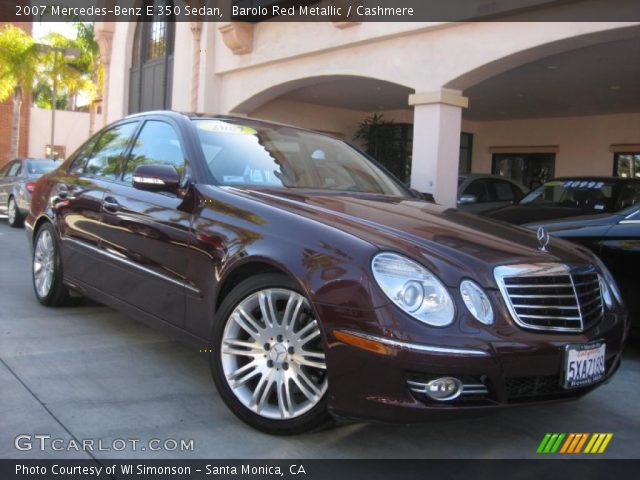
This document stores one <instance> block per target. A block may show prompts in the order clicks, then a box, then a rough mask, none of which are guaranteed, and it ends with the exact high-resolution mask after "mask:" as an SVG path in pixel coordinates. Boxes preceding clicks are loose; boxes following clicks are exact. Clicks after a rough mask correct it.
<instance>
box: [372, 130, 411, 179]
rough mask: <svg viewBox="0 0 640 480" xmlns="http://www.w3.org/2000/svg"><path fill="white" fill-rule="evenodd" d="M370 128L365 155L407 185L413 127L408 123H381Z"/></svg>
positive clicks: (409, 171)
mask: <svg viewBox="0 0 640 480" xmlns="http://www.w3.org/2000/svg"><path fill="white" fill-rule="evenodd" d="M370 128H371V130H370V138H369V145H368V149H367V153H368V154H369V155H371V156H372V157H373V158H375V159H376V160H378V161H379V162H380V163H381V164H382V165H384V167H385V168H386V169H387V170H389V171H390V172H391V173H393V174H394V175H395V176H396V177H398V178H399V179H400V180H401V181H403V182H405V183H409V179H410V177H411V150H412V149H413V125H411V124H410V123H388V124H385V123H383V124H379V125H371V127H370Z"/></svg>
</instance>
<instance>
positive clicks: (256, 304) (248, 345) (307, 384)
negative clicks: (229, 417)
mask: <svg viewBox="0 0 640 480" xmlns="http://www.w3.org/2000/svg"><path fill="white" fill-rule="evenodd" d="M269 300H270V301H269ZM270 307H273V308H270ZM241 311H242V313H241ZM264 312H267V314H266V316H265V314H264ZM314 317H315V314H314V313H313V309H312V308H311V306H310V303H309V301H308V300H307V299H306V298H305V296H304V295H303V294H302V293H301V292H300V290H299V288H298V287H297V286H296V285H295V284H294V283H293V282H292V281H291V280H290V279H289V278H287V277H286V276H284V275H279V274H262V275H257V276H255V277H251V278H249V279H247V280H245V281H243V282H241V283H240V284H239V285H237V286H236V287H235V288H234V289H233V290H232V291H231V292H230V293H229V294H228V295H227V297H226V298H225V299H224V301H223V302H222V305H221V306H220V309H219V310H218V314H217V315H216V319H215V324H214V326H213V330H212V335H211V345H212V352H211V354H210V366H211V372H212V376H213V380H214V382H215V384H216V387H217V388H218V391H219V392H220V396H221V397H222V399H223V400H224V402H225V403H226V404H227V406H228V407H229V408H230V409H231V411H232V412H233V413H234V414H235V415H236V416H237V417H238V418H240V419H241V420H242V421H244V422H246V423H247V424H249V425H251V426H252V427H254V428H256V429H258V430H261V431H263V432H267V433H270V434H275V435H295V434H299V433H304V432H309V431H314V430H318V429H321V428H323V427H326V426H328V425H329V424H330V423H331V421H332V418H331V416H330V415H329V413H328V411H327V386H328V382H327V372H326V363H325V359H324V341H323V339H322V335H321V332H320V326H319V324H318V322H317V320H316V319H315V318H314ZM274 319H275V320H274Z"/></svg>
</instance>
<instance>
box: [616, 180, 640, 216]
mask: <svg viewBox="0 0 640 480" xmlns="http://www.w3.org/2000/svg"><path fill="white" fill-rule="evenodd" d="M637 203H640V184H638V185H625V187H624V188H623V189H622V193H621V194H620V206H619V207H618V210H622V209H624V208H628V207H633V206H634V205H636V204H637Z"/></svg>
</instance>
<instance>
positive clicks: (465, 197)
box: [458, 193, 478, 205]
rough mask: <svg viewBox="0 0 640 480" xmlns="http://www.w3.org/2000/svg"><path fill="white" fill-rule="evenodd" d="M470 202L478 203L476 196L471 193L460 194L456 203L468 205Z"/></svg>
mask: <svg viewBox="0 0 640 480" xmlns="http://www.w3.org/2000/svg"><path fill="white" fill-rule="evenodd" d="M471 203H478V196H477V195H472V194H470V193H469V194H466V195H462V196H461V197H460V198H459V199H458V205H469V204H471Z"/></svg>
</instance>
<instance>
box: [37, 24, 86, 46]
mask: <svg viewBox="0 0 640 480" xmlns="http://www.w3.org/2000/svg"><path fill="white" fill-rule="evenodd" d="M51 32H55V33H60V34H62V35H64V36H65V37H68V38H76V27H75V26H74V25H73V23H71V22H33V38H34V39H35V40H36V41H37V42H38V41H40V40H42V39H43V38H44V37H46V36H47V35H48V34H49V33H51Z"/></svg>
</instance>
